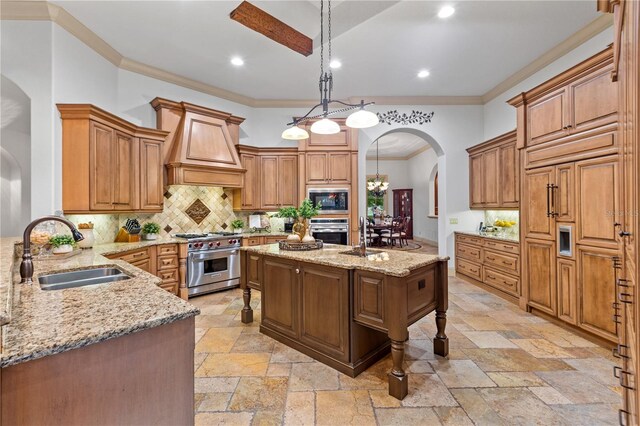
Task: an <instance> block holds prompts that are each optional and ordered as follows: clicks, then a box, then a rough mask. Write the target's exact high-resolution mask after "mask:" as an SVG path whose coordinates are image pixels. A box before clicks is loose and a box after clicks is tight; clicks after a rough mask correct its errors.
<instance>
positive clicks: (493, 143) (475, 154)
mask: <svg viewBox="0 0 640 426" xmlns="http://www.w3.org/2000/svg"><path fill="white" fill-rule="evenodd" d="M467 152H468V153H469V206H470V207H471V208H472V209H517V208H518V206H519V205H520V188H519V186H520V184H519V182H520V179H519V175H520V160H519V158H520V157H519V153H518V150H517V149H516V133H515V131H512V132H509V133H506V134H504V135H501V136H498V137H497V138H494V139H491V140H489V141H486V142H484V143H481V144H479V145H476V146H473V147H471V148H468V149H467Z"/></svg>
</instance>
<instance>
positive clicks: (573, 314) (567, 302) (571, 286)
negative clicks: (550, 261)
mask: <svg viewBox="0 0 640 426" xmlns="http://www.w3.org/2000/svg"><path fill="white" fill-rule="evenodd" d="M557 263H558V265H557V268H558V270H557V278H558V318H560V319H561V320H563V321H565V322H568V323H569V324H573V325H577V324H578V295H577V292H578V288H577V286H578V284H577V281H576V272H577V271H576V262H575V261H573V260H570V259H562V258H558V262H557Z"/></svg>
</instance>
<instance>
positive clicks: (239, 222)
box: [231, 219, 244, 229]
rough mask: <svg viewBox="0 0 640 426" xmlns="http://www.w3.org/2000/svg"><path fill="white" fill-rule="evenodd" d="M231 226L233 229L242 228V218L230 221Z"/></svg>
mask: <svg viewBox="0 0 640 426" xmlns="http://www.w3.org/2000/svg"><path fill="white" fill-rule="evenodd" d="M231 228H233V229H242V228H244V220H242V219H235V220H234V221H233V222H231Z"/></svg>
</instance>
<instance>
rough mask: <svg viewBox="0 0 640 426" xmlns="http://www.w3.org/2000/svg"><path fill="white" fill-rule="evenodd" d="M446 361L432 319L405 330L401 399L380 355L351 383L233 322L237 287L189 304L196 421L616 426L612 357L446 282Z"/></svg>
mask: <svg viewBox="0 0 640 426" xmlns="http://www.w3.org/2000/svg"><path fill="white" fill-rule="evenodd" d="M449 291H450V299H449V300H450V306H449V311H448V322H447V335H448V336H449V339H450V355H449V357H448V358H447V359H445V358H442V357H439V356H436V355H434V354H433V346H432V341H431V338H432V337H433V335H434V334H435V323H434V318H433V314H432V315H429V316H428V317H426V318H424V319H422V320H421V321H419V322H418V323H416V324H414V325H412V326H411V328H410V340H409V342H408V348H407V351H406V367H407V371H409V372H410V378H409V395H408V396H407V397H406V398H405V399H404V400H403V401H398V400H396V399H394V398H392V397H390V396H389V395H388V394H387V380H386V375H387V372H388V371H389V369H390V366H391V361H390V357H387V358H385V359H383V360H381V361H380V362H378V363H377V364H376V365H374V366H373V367H371V368H370V369H369V370H367V371H366V372H364V373H362V374H361V375H359V376H358V377H356V378H355V379H353V378H350V377H348V376H346V375H343V374H341V373H338V372H337V371H335V370H333V369H331V368H329V367H326V366H325V365H324V364H321V363H319V362H316V361H314V360H312V359H311V358H309V357H307V356H306V355H303V354H301V353H299V352H297V351H295V350H293V349H290V348H288V347H287V346H284V345H282V344H280V343H278V342H276V341H274V340H273V339H271V338H269V337H266V336H263V335H261V334H260V333H259V331H258V325H259V319H260V310H259V305H260V300H259V298H260V293H259V292H255V291H254V292H253V300H252V305H253V306H254V309H255V311H254V318H256V321H254V323H253V324H251V325H244V324H242V323H241V322H240V314H239V312H240V309H241V308H242V305H243V303H242V294H241V291H240V290H239V289H234V290H230V291H227V292H223V293H216V294H211V295H207V296H202V297H198V298H194V299H192V300H191V302H192V303H193V304H195V305H197V306H199V307H200V308H201V310H202V314H201V315H200V316H198V317H197V318H196V349H195V392H196V398H195V413H196V414H195V423H196V425H218V424H225V425H236V424H237V425H249V424H254V425H270V424H278V425H280V424H285V425H311V424H317V425H348V424H354V425H369V424H371V425H374V424H378V425H403V426H404V425H418V424H419V425H438V424H443V425H471V424H477V425H515V424H518V425H597V424H617V421H618V417H617V409H618V407H619V403H620V388H619V387H618V386H617V383H616V381H615V379H614V378H613V376H612V368H613V366H614V364H615V361H616V360H615V358H612V357H611V355H610V351H609V349H606V348H601V347H599V346H597V345H595V344H593V343H591V342H589V341H587V340H585V339H583V338H581V337H579V336H577V335H575V334H573V333H571V332H569V331H567V330H564V329H562V328H560V327H558V326H556V325H553V324H551V323H549V322H547V321H545V320H543V319H540V318H538V317H535V316H533V315H530V314H527V313H525V312H523V311H520V310H519V309H518V308H517V307H516V306H515V305H513V304H511V303H509V302H506V301H504V300H502V299H500V298H499V297H497V296H494V295H492V294H490V293H487V292H486V291H484V290H482V289H479V288H477V287H475V286H473V285H472V284H469V283H467V282H465V281H463V280H461V279H458V278H455V277H450V284H449Z"/></svg>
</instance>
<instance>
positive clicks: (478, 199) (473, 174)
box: [469, 154, 484, 208]
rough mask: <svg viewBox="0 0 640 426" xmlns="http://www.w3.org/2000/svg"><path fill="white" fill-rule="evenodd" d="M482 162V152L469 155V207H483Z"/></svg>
mask: <svg viewBox="0 0 640 426" xmlns="http://www.w3.org/2000/svg"><path fill="white" fill-rule="evenodd" d="M482 163H483V162H482V154H475V155H471V156H469V207H471V208H482V207H483V197H482V193H483V191H484V189H483V187H484V183H483V179H482Z"/></svg>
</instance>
